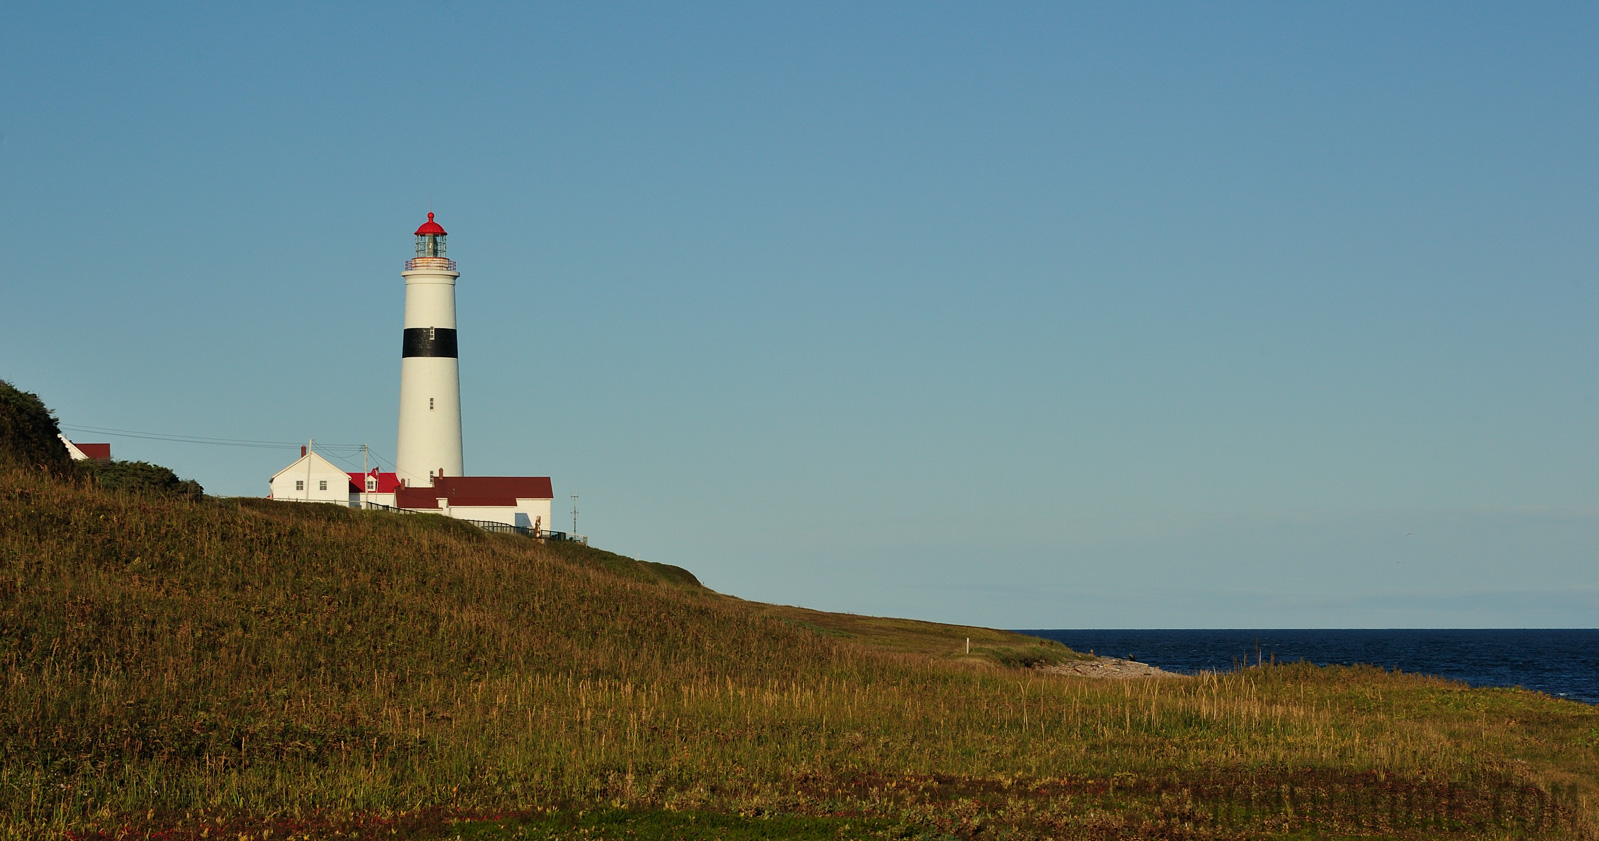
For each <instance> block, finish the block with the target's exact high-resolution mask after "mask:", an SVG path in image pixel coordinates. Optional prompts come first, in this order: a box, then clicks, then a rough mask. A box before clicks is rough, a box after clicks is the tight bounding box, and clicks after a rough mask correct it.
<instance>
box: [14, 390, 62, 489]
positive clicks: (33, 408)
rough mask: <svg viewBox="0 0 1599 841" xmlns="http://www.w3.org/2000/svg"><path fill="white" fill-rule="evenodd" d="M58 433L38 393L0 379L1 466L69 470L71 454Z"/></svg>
mask: <svg viewBox="0 0 1599 841" xmlns="http://www.w3.org/2000/svg"><path fill="white" fill-rule="evenodd" d="M60 435H61V428H60V427H59V426H57V425H56V418H55V415H53V414H51V412H50V410H49V409H48V408H46V407H45V405H44V401H42V400H40V399H39V395H37V394H33V393H31V392H27V391H22V390H21V389H18V388H17V387H15V386H13V385H12V384H11V383H8V382H6V381H5V380H0V467H24V468H29V469H33V470H45V471H48V472H50V473H53V474H55V475H57V476H61V475H65V474H67V473H70V472H71V470H72V457H71V456H69V455H67V447H66V445H65V444H63V443H61V438H60Z"/></svg>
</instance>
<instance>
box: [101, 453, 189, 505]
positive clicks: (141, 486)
mask: <svg viewBox="0 0 1599 841" xmlns="http://www.w3.org/2000/svg"><path fill="white" fill-rule="evenodd" d="M78 472H79V473H80V474H81V475H83V476H86V477H88V478H89V479H90V480H91V481H93V482H94V483H95V484H97V485H99V486H100V487H102V488H107V489H110V490H119V491H132V492H135V493H152V494H161V495H163V496H178V497H188V498H191V499H199V498H200V497H202V496H204V495H205V489H204V488H202V487H200V483H199V482H196V481H194V480H193V479H179V478H178V474H176V473H173V472H172V471H171V470H170V469H168V468H165V467H162V466H161V465H159V464H150V463H149V462H145V461H95V460H93V459H91V460H89V461H80V462H78Z"/></svg>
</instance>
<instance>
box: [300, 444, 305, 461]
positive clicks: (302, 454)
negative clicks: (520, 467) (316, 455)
mask: <svg viewBox="0 0 1599 841" xmlns="http://www.w3.org/2000/svg"><path fill="white" fill-rule="evenodd" d="M300 458H305V445H304V444H301V445H300Z"/></svg>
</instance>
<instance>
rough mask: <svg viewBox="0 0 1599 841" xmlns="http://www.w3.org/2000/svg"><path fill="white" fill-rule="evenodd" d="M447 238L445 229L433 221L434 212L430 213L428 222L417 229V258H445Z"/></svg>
mask: <svg viewBox="0 0 1599 841" xmlns="http://www.w3.org/2000/svg"><path fill="white" fill-rule="evenodd" d="M445 236H446V234H445V233H444V228H442V227H440V226H439V223H437V222H435V221H433V211H431V210H430V211H428V220H427V221H426V222H424V223H423V224H422V227H420V228H417V229H416V256H418V257H443V256H444V237H445Z"/></svg>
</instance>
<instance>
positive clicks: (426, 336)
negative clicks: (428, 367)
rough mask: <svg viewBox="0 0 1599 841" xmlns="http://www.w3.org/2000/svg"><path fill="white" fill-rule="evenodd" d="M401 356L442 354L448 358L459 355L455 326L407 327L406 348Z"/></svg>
mask: <svg viewBox="0 0 1599 841" xmlns="http://www.w3.org/2000/svg"><path fill="white" fill-rule="evenodd" d="M400 356H401V357H402V358H403V357H407V356H442V357H445V358H447V359H455V358H456V357H457V354H456V351H455V328H454V327H407V328H405V348H404V350H402V351H401V353H400Z"/></svg>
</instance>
